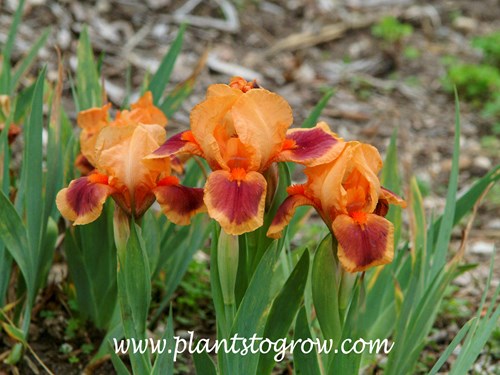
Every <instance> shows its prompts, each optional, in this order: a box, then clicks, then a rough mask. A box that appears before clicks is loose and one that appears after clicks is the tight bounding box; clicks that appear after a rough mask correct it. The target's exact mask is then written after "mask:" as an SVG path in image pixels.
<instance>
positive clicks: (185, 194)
mask: <svg viewBox="0 0 500 375" xmlns="http://www.w3.org/2000/svg"><path fill="white" fill-rule="evenodd" d="M153 191H154V194H155V195H156V200H157V201H158V203H159V204H160V206H161V208H162V211H163V213H164V214H165V215H166V216H167V217H168V219H169V220H170V221H171V222H172V223H174V224H177V225H188V224H189V223H190V222H191V217H193V216H194V215H196V214H197V213H200V212H204V211H206V207H205V204H204V203H203V189H201V188H190V187H186V186H183V185H180V184H179V180H178V179H177V178H176V177H174V176H168V177H166V178H164V179H162V180H160V181H159V182H158V186H157V187H156V188H155V189H154V190H153Z"/></svg>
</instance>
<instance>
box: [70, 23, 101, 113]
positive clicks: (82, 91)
mask: <svg viewBox="0 0 500 375" xmlns="http://www.w3.org/2000/svg"><path fill="white" fill-rule="evenodd" d="M76 55H77V58H78V66H77V68H76V93H77V99H78V100H77V102H78V110H79V111H83V110H85V109H88V108H91V107H96V106H100V105H101V103H102V89H101V84H100V81H99V75H98V70H97V65H96V63H95V60H94V52H93V51H92V46H91V44H90V39H89V34H88V30H87V27H84V28H83V30H82V32H81V34H80V40H79V41H78V47H77V51H76Z"/></svg>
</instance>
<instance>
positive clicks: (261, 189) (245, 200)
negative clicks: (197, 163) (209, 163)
mask: <svg viewBox="0 0 500 375" xmlns="http://www.w3.org/2000/svg"><path fill="white" fill-rule="evenodd" d="M266 187H267V183H266V180H265V178H264V177H263V176H262V175H261V174H260V173H257V172H248V173H246V172H245V171H244V170H242V169H237V170H235V171H232V173H230V172H228V171H223V170H219V171H215V172H212V173H210V175H209V176H208V179H207V183H206V184H205V204H206V206H207V209H208V214H209V215H210V217H211V218H213V219H215V220H217V221H218V222H219V224H220V225H221V227H222V228H223V229H224V230H225V231H226V232H227V233H228V234H234V235H237V234H242V233H246V232H251V231H253V230H255V229H257V228H259V227H260V226H262V224H263V221H264V206H265V200H266Z"/></svg>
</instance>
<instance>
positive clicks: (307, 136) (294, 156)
mask: <svg viewBox="0 0 500 375" xmlns="http://www.w3.org/2000/svg"><path fill="white" fill-rule="evenodd" d="M283 146H284V147H283V149H282V151H281V153H280V155H279V159H278V161H292V162H294V163H300V164H304V165H307V166H310V167H313V166H315V165H319V164H325V163H328V162H330V161H332V160H334V159H336V158H337V157H338V156H339V155H340V153H341V152H342V150H343V149H344V146H345V143H344V141H343V140H342V139H341V138H339V137H338V136H337V135H336V134H335V133H333V132H332V131H331V130H330V128H329V127H328V125H327V124H326V123H325V122H320V123H319V124H317V125H316V126H315V127H314V128H312V129H290V130H288V132H287V133H286V140H285V142H284V144H283Z"/></svg>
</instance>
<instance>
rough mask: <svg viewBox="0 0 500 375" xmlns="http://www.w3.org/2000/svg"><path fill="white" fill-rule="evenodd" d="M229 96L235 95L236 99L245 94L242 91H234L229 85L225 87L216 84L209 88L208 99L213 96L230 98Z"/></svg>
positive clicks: (221, 84)
mask: <svg viewBox="0 0 500 375" xmlns="http://www.w3.org/2000/svg"><path fill="white" fill-rule="evenodd" d="M228 95H234V96H235V97H238V96H240V95H243V92H241V90H238V89H234V88H232V87H230V86H229V85H225V84H223V83H216V84H214V85H210V86H208V89H207V99H208V98H210V97H212V96H228Z"/></svg>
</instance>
